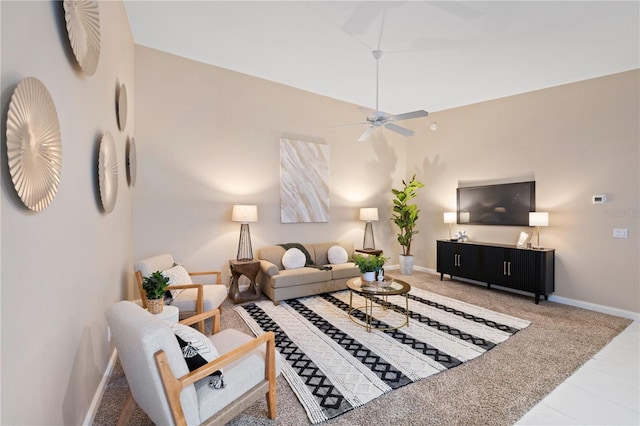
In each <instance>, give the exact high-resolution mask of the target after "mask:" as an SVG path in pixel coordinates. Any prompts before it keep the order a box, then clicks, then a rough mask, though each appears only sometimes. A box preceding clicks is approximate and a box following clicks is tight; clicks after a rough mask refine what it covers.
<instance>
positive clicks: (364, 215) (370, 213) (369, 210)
mask: <svg viewBox="0 0 640 426" xmlns="http://www.w3.org/2000/svg"><path fill="white" fill-rule="evenodd" d="M360 220H364V221H366V223H365V225H364V240H363V241H362V249H363V250H375V249H376V242H375V240H374V238H373V224H372V223H371V222H372V221H374V220H375V221H377V220H378V208H377V207H365V208H361V209H360Z"/></svg>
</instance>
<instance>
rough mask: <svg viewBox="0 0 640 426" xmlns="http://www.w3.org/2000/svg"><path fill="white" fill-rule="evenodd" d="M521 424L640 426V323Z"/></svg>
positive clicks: (569, 380)
mask: <svg viewBox="0 0 640 426" xmlns="http://www.w3.org/2000/svg"><path fill="white" fill-rule="evenodd" d="M516 424H517V425H640V322H638V321H634V322H633V323H632V324H631V325H630V326H629V327H627V328H626V329H625V330H624V331H623V332H622V333H620V335H618V336H617V337H616V338H615V339H613V340H612V341H611V343H609V344H608V345H607V346H605V347H604V348H603V349H602V350H601V351H600V352H598V353H597V354H595V355H594V356H593V358H591V359H590V360H589V361H587V363H586V364H584V365H583V366H582V367H580V368H579V369H578V371H576V372H575V373H574V374H573V375H572V376H571V377H569V378H568V379H567V380H565V381H564V382H563V383H562V384H561V385H560V386H558V387H557V388H556V389H555V390H554V391H553V392H551V393H550V394H549V395H547V397H546V398H544V399H543V400H542V401H540V403H538V405H536V406H535V407H533V408H532V409H531V411H529V412H528V413H527V414H525V415H524V416H523V417H522V418H521V419H520V420H519V421H518V422H517V423H516Z"/></svg>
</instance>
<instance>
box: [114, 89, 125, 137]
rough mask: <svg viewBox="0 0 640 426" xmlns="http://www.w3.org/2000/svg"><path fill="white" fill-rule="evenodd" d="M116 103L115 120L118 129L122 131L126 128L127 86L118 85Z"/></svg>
mask: <svg viewBox="0 0 640 426" xmlns="http://www.w3.org/2000/svg"><path fill="white" fill-rule="evenodd" d="M117 99H118V100H117V101H116V118H117V119H118V128H119V129H120V130H124V128H125V127H126V126H127V86H125V85H124V83H123V84H121V85H120V89H119V90H118V93H117Z"/></svg>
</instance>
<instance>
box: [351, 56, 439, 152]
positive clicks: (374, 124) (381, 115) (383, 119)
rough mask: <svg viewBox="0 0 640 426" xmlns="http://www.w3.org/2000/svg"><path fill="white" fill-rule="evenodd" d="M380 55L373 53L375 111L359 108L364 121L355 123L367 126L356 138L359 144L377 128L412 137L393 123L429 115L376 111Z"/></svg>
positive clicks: (409, 131) (414, 112)
mask: <svg viewBox="0 0 640 426" xmlns="http://www.w3.org/2000/svg"><path fill="white" fill-rule="evenodd" d="M382 54H383V52H382V51H381V50H374V51H373V57H374V58H375V60H376V109H375V110H372V109H369V108H365V107H360V111H362V112H363V113H364V114H365V117H366V121H365V122H363V123H356V124H366V125H368V126H369V127H368V128H367V129H366V130H365V131H364V132H363V133H362V134H361V135H360V137H359V138H358V141H360V142H363V141H366V140H367V139H369V138H370V137H371V135H372V134H373V131H374V130H375V129H376V128H379V127H384V128H386V129H388V130H391V131H392V132H395V133H398V134H401V135H402V136H406V137H410V136H413V135H414V134H415V132H414V131H413V130H411V129H407V128H406V127H402V126H399V125H397V124H395V123H394V122H395V121H401V120H410V119H412V118H420V117H426V116H427V115H429V113H428V112H427V111H424V110H418V111H412V112H405V113H403V114H396V115H393V114H388V113H386V112H383V111H380V110H379V109H378V85H379V81H380V79H379V65H380V62H379V60H380V58H381V57H382Z"/></svg>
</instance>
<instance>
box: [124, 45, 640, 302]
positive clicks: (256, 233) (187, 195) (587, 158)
mask: <svg viewBox="0 0 640 426" xmlns="http://www.w3.org/2000/svg"><path fill="white" fill-rule="evenodd" d="M136 88H137V95H138V96H137V99H138V102H137V104H136V118H137V123H138V127H137V137H138V139H137V140H138V144H139V152H140V155H139V158H140V179H139V184H138V186H137V188H136V195H135V202H134V241H135V247H134V255H135V256H136V258H140V257H144V256H148V255H152V254H155V253H157V252H158V251H160V250H168V251H171V252H173V253H174V255H175V256H176V257H177V258H178V259H180V261H182V262H183V263H185V264H186V265H187V266H190V267H192V268H205V267H208V266H212V267H214V268H222V269H225V270H226V262H227V259H229V258H232V257H234V256H235V251H236V248H237V238H238V228H239V227H238V224H235V223H232V222H230V212H231V206H232V205H233V204H234V203H248V204H254V203H255V204H257V205H258V207H259V217H260V220H259V222H258V223H256V224H252V225H251V231H252V240H253V246H254V248H257V247H260V246H262V245H265V244H273V243H278V242H292V241H303V242H304V241H319V240H333V239H348V240H351V241H353V242H354V243H356V245H357V246H359V245H360V244H361V239H362V223H360V222H359V221H357V220H356V219H357V209H358V207H362V206H377V207H379V209H380V218H381V221H380V222H378V223H376V224H375V225H374V229H375V232H376V242H377V245H378V246H379V247H380V248H383V249H384V250H385V253H387V254H388V255H390V256H392V260H391V261H390V263H392V264H396V263H397V261H396V254H397V253H398V245H397V243H396V241H395V232H396V231H395V229H394V228H393V227H392V224H391V222H390V221H389V220H387V218H388V217H389V216H390V213H391V205H390V200H391V197H390V189H391V187H392V186H393V187H398V186H400V181H401V180H402V179H403V178H405V177H410V176H411V175H412V174H413V173H417V175H418V178H419V179H420V180H421V181H422V182H424V183H425V185H426V188H425V189H424V190H422V191H421V192H420V197H419V203H420V207H421V209H422V213H421V219H420V225H419V229H420V234H419V235H418V236H417V238H416V241H415V242H414V245H413V246H412V251H413V252H414V254H415V255H416V265H418V266H420V267H425V268H428V269H431V270H435V268H436V256H435V240H436V239H438V238H445V237H447V235H448V230H447V228H446V225H444V224H443V223H442V212H444V211H448V210H455V206H456V199H455V196H456V187H457V186H458V185H459V184H469V183H496V182H509V181H513V180H523V179H527V180H535V181H536V191H537V194H536V197H537V208H538V210H539V211H549V212H550V217H551V219H550V222H551V224H550V226H549V227H548V228H544V229H542V232H541V234H542V236H541V242H542V244H543V245H545V246H547V247H553V248H555V249H556V250H557V254H556V292H555V296H556V297H557V298H558V299H557V300H561V301H567V300H566V299H572V300H575V301H578V302H586V303H591V304H597V305H603V306H606V307H611V308H614V309H618V310H622V311H630V312H632V313H638V312H640V296H639V290H638V289H639V286H638V282H639V272H638V262H637V259H638V258H639V244H638V231H639V226H638V222H639V192H640V191H639V188H638V185H639V174H638V168H639V167H638V162H639V153H638V149H639V148H638V146H639V135H638V113H639V111H638V105H639V102H638V101H639V99H638V97H639V95H638V93H639V91H638V71H633V72H627V73H622V74H618V75H613V76H609V77H605V78H599V79H594V80H589V81H584V82H578V83H574V84H569V85H566V86H561V87H556V88H551V89H547V90H541V91H536V92H532V93H527V94H523V95H518V96H512V97H508V98H504V99H499V100H494V101H490V102H484V103H480V104H475V105H470V106H466V107H462V108H456V109H452V110H447V111H441V112H436V113H433V114H432V115H431V116H430V118H429V119H428V120H414V121H412V122H407V124H408V125H410V126H412V127H413V128H414V129H415V130H416V131H417V134H416V136H414V137H413V138H411V139H403V138H396V137H394V135H393V134H391V133H389V132H386V133H385V138H386V139H388V140H383V141H382V142H375V143H374V142H372V141H369V142H364V143H359V142H357V141H356V140H357V137H358V135H359V134H360V132H361V129H360V128H359V127H355V128H342V129H330V127H332V126H334V125H336V124H341V123H349V122H357V121H359V120H360V119H361V117H360V115H359V113H358V111H357V110H356V108H355V106H353V105H350V104H345V103H342V102H338V101H335V100H332V99H328V98H324V97H321V96H317V95H313V94H310V93H307V92H304V91H300V90H297V89H293V88H290V87H286V86H282V85H278V84H275V83H271V82H267V81H264V80H260V79H256V78H253V77H248V76H245V75H242V74H238V73H234V72H231V71H227V70H223V69H220V68H216V67H212V66H208V65H204V64H201V63H197V62H194V61H190V60H186V59H182V58H178V57H176V56H173V55H170V54H166V53H162V52H158V51H155V50H152V49H149V48H145V47H140V46H138V47H136ZM432 121H437V122H438V125H439V127H438V130H437V131H435V132H434V131H431V130H430V129H429V126H428V125H429V123H431V122H432ZM159 123H162V125H159ZM283 134H293V135H299V136H300V137H302V138H303V139H304V138H306V139H308V140H319V141H323V142H324V143H327V144H329V146H330V150H331V164H330V174H331V178H330V181H331V215H330V221H329V223H324V224H295V225H290V224H289V225H285V224H280V220H279V203H280V199H279V192H278V191H279V147H278V141H279V138H280V136H281V135H283ZM405 164H406V169H405ZM603 193H604V194H607V196H608V200H609V202H608V203H607V204H605V205H592V204H591V195H593V194H603ZM149 218H153V220H150V219H149ZM614 227H618V228H627V229H628V230H629V238H628V239H626V240H620V239H613V238H612V230H613V228H614ZM454 229H457V226H454ZM462 229H465V230H466V231H467V233H468V235H469V236H470V237H471V239H473V240H475V241H487V242H497V243H508V244H514V243H515V241H516V240H517V237H518V235H519V233H520V231H531V229H529V228H527V227H522V228H520V227H495V226H465V227H462ZM132 293H133V296H134V297H138V296H137V293H136V292H133V291H132Z"/></svg>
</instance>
